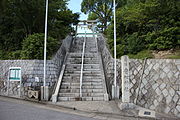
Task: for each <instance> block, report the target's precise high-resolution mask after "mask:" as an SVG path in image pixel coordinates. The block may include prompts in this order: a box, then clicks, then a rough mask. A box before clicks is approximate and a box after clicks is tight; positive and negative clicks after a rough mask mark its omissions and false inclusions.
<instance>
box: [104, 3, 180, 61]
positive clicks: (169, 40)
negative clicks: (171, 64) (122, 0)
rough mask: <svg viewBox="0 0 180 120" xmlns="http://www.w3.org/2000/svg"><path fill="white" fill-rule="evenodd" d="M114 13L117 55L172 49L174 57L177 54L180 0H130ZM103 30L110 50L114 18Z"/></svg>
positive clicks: (149, 54) (137, 55) (146, 54)
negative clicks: (115, 18)
mask: <svg viewBox="0 0 180 120" xmlns="http://www.w3.org/2000/svg"><path fill="white" fill-rule="evenodd" d="M116 14H117V57H120V56H122V55H124V54H129V55H130V57H134V58H136V57H137V58H139V55H140V56H144V57H150V58H154V57H155V58H156V56H155V54H154V55H153V54H152V53H153V51H156V52H155V53H157V52H158V51H167V50H174V51H175V53H176V52H177V54H175V55H174V58H180V57H178V56H179V55H180V54H178V52H179V50H178V49H179V48H180V1H177V0H134V1H131V0H130V1H129V2H127V4H126V5H125V6H123V7H120V8H118V9H117V13H116ZM106 34H107V36H108V43H109V45H110V48H111V50H112V51H113V21H112V22H111V25H110V26H109V28H108V30H107V31H106ZM112 53H113V52H112ZM170 56H171V55H170ZM170 56H169V57H168V56H167V58H171V57H170ZM172 56H173V55H172ZM165 58H166V57H165ZM172 58H173V57H172Z"/></svg>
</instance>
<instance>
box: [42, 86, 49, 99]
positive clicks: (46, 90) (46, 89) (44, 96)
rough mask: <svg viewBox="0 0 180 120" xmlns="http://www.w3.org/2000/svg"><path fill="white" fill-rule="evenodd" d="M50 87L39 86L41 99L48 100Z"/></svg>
mask: <svg viewBox="0 0 180 120" xmlns="http://www.w3.org/2000/svg"><path fill="white" fill-rule="evenodd" d="M49 98H50V88H49V86H45V87H44V86H41V100H45V101H49Z"/></svg>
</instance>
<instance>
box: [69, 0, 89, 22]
mask: <svg viewBox="0 0 180 120" xmlns="http://www.w3.org/2000/svg"><path fill="white" fill-rule="evenodd" d="M81 2H82V0H70V1H69V2H68V3H69V4H68V8H69V9H70V10H72V11H73V13H76V12H79V13H81ZM86 19H87V15H85V14H83V13H81V14H80V20H86Z"/></svg>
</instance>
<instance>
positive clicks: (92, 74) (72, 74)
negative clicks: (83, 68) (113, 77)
mask: <svg viewBox="0 0 180 120" xmlns="http://www.w3.org/2000/svg"><path fill="white" fill-rule="evenodd" d="M64 76H73V77H78V76H80V73H64ZM85 76H93V77H94V76H99V77H100V76H101V74H100V73H83V77H85Z"/></svg>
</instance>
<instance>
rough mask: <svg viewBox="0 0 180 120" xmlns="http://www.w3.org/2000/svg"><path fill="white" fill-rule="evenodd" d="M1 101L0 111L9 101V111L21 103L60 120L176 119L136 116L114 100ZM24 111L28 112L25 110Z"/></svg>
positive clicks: (2, 98) (0, 97)
mask: <svg viewBox="0 0 180 120" xmlns="http://www.w3.org/2000/svg"><path fill="white" fill-rule="evenodd" d="M2 101H3V102H5V103H3V104H0V113H3V112H2V110H3V108H6V103H8V104H9V102H11V103H10V106H8V107H7V108H8V109H9V110H10V111H11V110H12V111H11V112H13V111H16V107H15V106H16V105H17V104H18V106H21V105H22V106H26V107H30V108H31V107H33V108H31V109H33V111H36V112H39V110H40V112H39V115H44V114H45V115H48V116H56V115H57V114H59V115H60V116H63V117H62V119H61V120H63V119H65V120H76V118H77V119H79V120H83V119H84V118H86V119H87V120H91V119H89V118H92V120H93V119H97V120H178V119H176V118H171V117H168V116H164V114H163V115H159V116H158V117H157V118H156V119H154V118H141V117H138V116H137V115H136V114H137V113H136V112H134V111H121V110H120V109H119V108H118V107H117V103H116V102H115V101H108V102H105V101H75V102H57V103H56V104H53V103H52V102H32V101H26V100H21V99H15V98H9V97H3V96H0V103H2ZM14 103H15V104H14ZM11 104H12V105H11ZM4 105H5V106H4ZM13 107H15V108H13ZM26 107H17V108H18V109H17V110H18V111H20V110H23V109H26ZM11 108H13V109H11ZM9 110H7V111H9ZM46 110H47V111H51V112H47V111H46ZM23 112H25V111H23ZM25 113H29V112H25ZM33 113H34V112H33ZM46 113H47V114H46ZM35 114H36V113H35ZM2 115H5V114H0V120H1V119H2V118H1V116H2ZM13 115H14V116H16V115H17V114H16V113H14V114H13ZM74 115H75V116H74ZM57 116H58V115H57ZM60 116H59V117H60ZM6 117H7V116H6ZM59 117H58V118H59ZM42 118H43V117H42ZM54 118H55V119H50V118H49V120H56V119H57V120H58V118H57V117H54ZM81 118H82V119H81ZM2 120H6V119H2ZM8 120H11V119H8ZM13 120H14V119H13ZM18 120H19V119H18ZM30 120H31V119H30ZM38 120H41V119H38ZM43 120H46V119H43ZM47 120H48V119H47Z"/></svg>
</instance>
